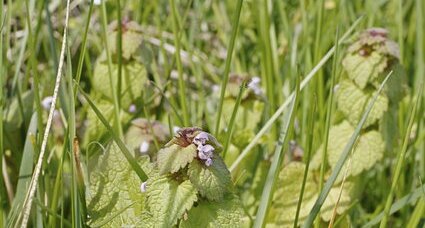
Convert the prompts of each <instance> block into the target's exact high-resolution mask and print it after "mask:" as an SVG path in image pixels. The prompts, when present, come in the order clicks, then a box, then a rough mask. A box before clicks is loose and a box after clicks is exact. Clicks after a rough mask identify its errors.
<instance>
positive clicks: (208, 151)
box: [193, 132, 214, 166]
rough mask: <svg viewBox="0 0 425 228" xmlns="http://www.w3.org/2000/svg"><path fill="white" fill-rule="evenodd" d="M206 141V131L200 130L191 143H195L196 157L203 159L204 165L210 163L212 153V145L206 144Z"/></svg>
mask: <svg viewBox="0 0 425 228" xmlns="http://www.w3.org/2000/svg"><path fill="white" fill-rule="evenodd" d="M207 141H208V133H206V132H200V133H199V134H198V135H197V136H195V138H194V139H193V144H195V145H196V146H197V147H198V148H197V149H198V158H199V159H201V160H203V161H205V165H206V166H210V165H212V162H213V161H212V157H213V155H214V154H213V153H214V147H213V146H211V145H208V144H206V142H207Z"/></svg>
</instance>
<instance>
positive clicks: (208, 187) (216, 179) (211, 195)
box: [187, 155, 232, 201]
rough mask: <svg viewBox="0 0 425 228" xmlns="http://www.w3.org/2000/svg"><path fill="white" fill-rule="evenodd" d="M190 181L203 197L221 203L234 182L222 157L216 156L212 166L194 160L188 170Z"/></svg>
mask: <svg viewBox="0 0 425 228" xmlns="http://www.w3.org/2000/svg"><path fill="white" fill-rule="evenodd" d="M187 172H188V175H189V180H190V182H192V184H193V185H194V186H195V188H196V189H198V191H199V193H200V194H201V196H203V197H206V198H207V199H208V200H211V201H219V200H221V199H223V197H224V195H225V194H226V193H228V192H229V190H230V186H231V185H232V181H231V179H230V172H229V170H228V169H227V167H226V165H225V164H224V162H223V160H222V159H221V157H219V156H217V155H215V156H214V158H213V163H212V165H211V166H206V165H205V164H204V163H203V162H201V161H199V160H197V159H196V160H194V161H193V162H192V163H190V164H189V168H188V171H187Z"/></svg>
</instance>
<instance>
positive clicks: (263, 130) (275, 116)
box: [229, 17, 363, 172]
mask: <svg viewBox="0 0 425 228" xmlns="http://www.w3.org/2000/svg"><path fill="white" fill-rule="evenodd" d="M362 19H363V17H360V18H358V19H357V20H356V21H355V22H354V23H353V25H351V27H350V28H349V29H348V30H347V32H345V34H344V35H343V36H342V37H341V40H340V41H339V44H341V43H342V42H343V41H345V39H347V38H348V36H349V35H350V34H351V33H352V32H353V31H354V28H355V27H357V25H359V23H360V21H361V20H362ZM335 46H336V45H334V46H333V47H332V48H331V49H330V50H329V51H328V52H327V53H326V55H324V56H323V58H322V59H321V60H320V61H319V63H318V64H317V65H316V66H315V67H314V68H313V69H312V70H311V71H310V73H309V74H307V75H306V77H305V78H304V80H303V81H302V82H301V84H300V90H302V89H304V87H305V86H306V85H307V84H308V83H309V81H310V80H311V79H312V78H313V77H314V75H315V74H316V73H317V71H319V69H320V68H321V67H322V66H323V65H325V63H326V62H327V61H328V60H329V59H330V58H331V56H332V55H333V54H334V52H335ZM294 96H295V92H292V93H291V95H290V96H289V97H288V98H287V99H286V100H285V102H284V103H283V104H282V105H281V106H280V107H279V109H278V110H276V112H275V113H274V114H273V116H271V117H270V119H269V120H268V121H267V122H266V123H265V124H264V126H263V127H262V128H261V130H260V131H259V132H258V133H257V134H256V135H255V137H254V138H253V139H252V140H251V142H250V143H249V144H248V145H247V146H246V147H245V149H244V150H243V151H242V153H241V154H240V155H239V157H238V158H237V159H236V160H235V161H234V162H233V164H232V165H231V166H230V168H229V170H230V171H231V172H232V171H233V170H235V169H236V167H237V166H238V165H239V164H240V163H241V161H242V160H243V159H244V158H245V157H246V156H248V154H249V152H250V151H251V149H252V148H254V146H255V145H256V144H257V143H258V141H259V140H260V138H261V137H262V136H263V135H264V134H265V133H266V132H267V131H268V130H269V128H270V127H271V126H272V125H273V124H274V122H275V121H276V120H277V119H278V118H279V116H280V115H281V114H282V113H283V111H284V110H285V109H286V108H287V107H288V105H289V104H290V103H291V101H292V99H293V97H294Z"/></svg>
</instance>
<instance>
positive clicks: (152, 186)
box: [141, 176, 198, 228]
mask: <svg viewBox="0 0 425 228" xmlns="http://www.w3.org/2000/svg"><path fill="white" fill-rule="evenodd" d="M146 186H147V187H146V188H147V191H146V201H145V204H146V210H145V211H143V214H142V216H141V217H142V220H143V223H142V224H143V227H164V228H168V227H173V226H174V225H176V224H177V221H178V220H179V219H181V218H182V217H183V214H184V213H185V212H186V211H189V210H190V209H191V208H192V206H193V204H194V203H195V202H196V201H197V200H198V197H197V191H196V189H195V188H194V187H193V185H192V184H191V183H190V181H188V180H186V181H183V182H182V183H179V182H177V181H175V180H173V179H171V178H168V177H167V176H159V177H156V178H151V179H149V180H148V181H147V185H146Z"/></svg>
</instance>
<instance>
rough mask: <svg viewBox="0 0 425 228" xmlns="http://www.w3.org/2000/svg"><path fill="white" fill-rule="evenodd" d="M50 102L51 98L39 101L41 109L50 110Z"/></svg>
mask: <svg viewBox="0 0 425 228" xmlns="http://www.w3.org/2000/svg"><path fill="white" fill-rule="evenodd" d="M52 102H53V97H52V96H48V97H45V98H44V99H43V100H42V101H41V106H43V108H44V109H45V110H47V111H48V110H49V109H50V106H51V105H52Z"/></svg>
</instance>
